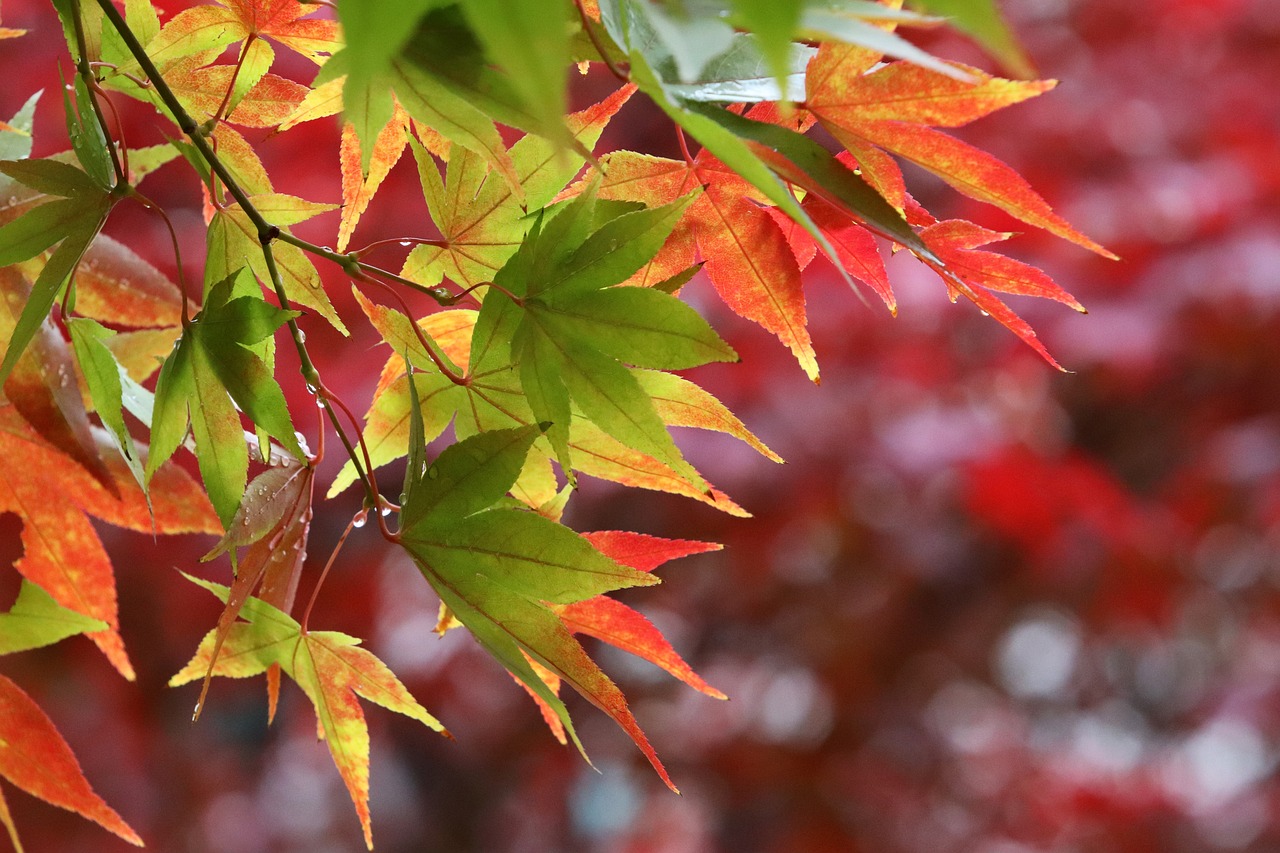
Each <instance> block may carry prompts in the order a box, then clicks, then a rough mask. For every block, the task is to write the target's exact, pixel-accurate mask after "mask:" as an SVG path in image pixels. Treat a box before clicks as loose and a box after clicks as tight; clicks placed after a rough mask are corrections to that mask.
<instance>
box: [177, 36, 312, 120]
mask: <svg viewBox="0 0 1280 853" xmlns="http://www.w3.org/2000/svg"><path fill="white" fill-rule="evenodd" d="M258 44H264V43H262V42H258ZM197 61H198V60H195V59H187V60H183V61H182V62H180V63H178V64H177V65H175V66H174V67H173V68H172V69H170V70H169V72H168V73H167V74H166V76H165V80H166V82H168V84H169V87H170V88H171V89H172V90H173V91H174V94H176V95H177V96H178V97H179V98H180V99H181V100H182V103H183V106H184V107H186V108H187V110H188V111H189V112H190V113H191V114H192V115H193V116H195V117H197V118H199V117H202V116H203V117H204V118H212V117H214V116H222V118H223V119H224V120H225V121H229V122H231V123H232V124H238V125H243V126H245V127H275V126H276V125H278V124H280V122H282V121H284V120H285V119H286V118H288V117H289V116H290V115H292V114H293V112H294V110H295V109H297V107H298V104H300V103H302V99H303V98H304V97H305V96H306V94H307V87H306V86H303V85H302V84H300V83H295V82H293V81H292V80H288V79H285V78H284V77H280V76H278V75H276V74H271V73H267V72H263V73H262V74H260V75H257V80H256V81H255V82H254V83H253V85H252V86H250V87H248V88H247V89H245V91H244V92H243V93H242V94H240V96H239V97H230V96H229V95H228V90H232V91H233V93H234V89H233V83H234V84H236V87H237V88H238V87H239V86H240V85H242V79H246V80H247V79H252V75H248V76H242V75H243V72H242V70H241V69H240V68H238V67H236V66H232V65H206V66H203V67H200V66H197V65H196V62H197Z"/></svg>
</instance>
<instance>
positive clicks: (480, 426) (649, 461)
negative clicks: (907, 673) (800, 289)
mask: <svg viewBox="0 0 1280 853" xmlns="http://www.w3.org/2000/svg"><path fill="white" fill-rule="evenodd" d="M355 296H356V300H357V301H358V302H359V303H360V306H361V308H363V309H364V311H365V314H366V315H367V316H368V317H369V320H370V322H372V323H373V325H374V326H375V328H377V329H378V331H379V333H380V334H381V335H382V337H383V339H384V340H385V341H386V342H387V344H388V345H389V346H390V347H391V348H392V350H393V351H394V352H395V353H408V354H409V359H410V361H411V362H412V363H413V364H414V365H415V366H417V367H418V368H419V369H420V370H423V371H425V372H424V373H421V374H419V375H418V378H417V382H418V383H419V386H418V388H419V390H418V396H419V405H420V406H421V407H422V409H423V411H424V415H423V418H424V424H425V434H426V435H428V436H432V435H436V434H439V433H438V430H442V429H443V428H444V427H445V426H446V425H447V424H448V421H449V419H450V418H452V417H454V410H455V408H456V414H457V418H456V421H455V424H454V428H455V431H456V432H457V433H458V435H459V437H467V436H469V435H474V434H476V433H479V432H482V431H484V430H489V429H505V428H511V427H519V426H528V425H530V424H532V423H533V422H534V417H533V414H532V412H531V410H530V409H529V406H528V404H527V402H525V399H524V395H523V393H522V391H521V386H520V378H519V375H518V371H517V369H516V367H515V366H514V365H512V363H511V360H510V358H509V356H506V355H503V354H502V352H501V350H502V347H499V346H496V345H495V344H496V341H497V340H499V339H500V336H498V335H487V337H486V339H485V340H482V341H480V343H479V346H477V347H474V348H473V347H472V346H471V343H472V332H473V327H474V325H475V318H476V313H477V312H475V311H472V310H469V309H457V310H454V311H447V312H440V313H438V314H432V315H428V316H427V317H424V318H423V319H421V320H420V321H418V322H419V326H420V328H421V329H422V331H423V332H424V334H425V335H428V337H427V341H428V342H429V343H431V344H432V345H438V347H439V349H440V357H441V358H443V359H444V360H445V361H446V363H448V364H449V365H450V366H452V365H456V364H469V365H470V366H469V368H468V370H467V374H466V381H465V383H464V384H462V385H453V383H451V382H449V383H447V385H445V386H442V385H441V384H440V383H439V381H438V378H437V377H439V376H440V374H438V373H437V372H436V371H435V366H434V364H433V363H432V362H431V360H430V357H429V356H428V355H427V354H426V351H425V350H423V348H422V344H421V342H420V341H419V340H418V338H417V336H416V335H414V333H413V332H412V329H411V327H410V323H409V319H408V318H407V317H405V316H404V315H403V314H400V313H399V312H397V311H394V310H391V309H388V308H385V307H383V306H380V305H375V304H373V303H371V302H369V301H368V300H367V299H366V298H365V297H364V296H362V295H361V294H360V293H359V291H355ZM437 318H438V319H437ZM446 318H447V319H446ZM631 372H632V375H633V376H634V377H635V379H636V381H637V382H638V383H639V384H640V387H641V388H642V389H643V390H644V392H645V393H646V394H649V395H650V398H651V400H652V402H653V406H654V408H655V410H656V411H657V412H658V415H659V417H661V418H662V419H663V420H664V421H665V422H666V423H667V424H668V425H671V426H687V427H697V428H701V429H710V430H715V431H718V432H724V433H726V434H728V435H732V436H735V437H736V438H739V439H741V440H743V441H745V442H747V443H748V444H750V445H751V446H752V447H754V448H755V449H756V450H757V451H759V452H760V453H762V454H763V455H765V456H766V457H768V458H770V459H774V460H777V458H778V457H777V456H776V455H775V454H774V453H773V451H771V450H769V449H768V448H767V447H766V446H765V445H764V444H763V443H762V442H760V440H759V439H757V438H756V437H755V436H754V435H753V434H752V433H751V432H750V431H749V430H748V429H747V428H746V427H745V426H744V425H743V424H742V422H741V421H740V420H738V419H737V418H736V417H734V416H733V414H732V413H730V412H729V410H728V409H726V408H725V406H724V404H723V403H721V402H720V401H719V400H717V399H716V398H715V397H714V396H713V395H711V394H710V393H708V392H707V391H705V390H703V389H701V388H699V387H698V386H696V385H694V384H693V383H692V382H689V381H688V380H685V379H682V378H680V377H678V376H674V375H672V374H668V373H662V372H659V371H653V370H636V369H633V370H632V371H631ZM403 376H404V360H403V358H402V356H401V355H398V354H397V355H392V356H391V357H390V358H389V359H388V361H387V363H386V365H384V367H383V371H382V375H381V377H380V379H379V382H378V388H377V390H376V391H375V395H374V403H373V404H372V405H371V406H370V410H369V412H368V414H367V415H366V424H367V427H366V429H367V430H368V432H366V439H367V440H368V443H369V445H370V452H371V455H373V454H374V449H375V447H376V455H374V465H375V467H376V466H378V465H382V464H385V463H386V462H390V461H392V460H393V459H398V458H400V457H402V456H404V455H405V453H406V450H405V448H406V447H407V444H406V441H407V438H408V435H409V423H408V421H409V417H410V401H409V395H408V386H407V384H406V383H401V382H400V381H399V380H400V379H401V378H402V377H403ZM401 389H403V393H402V392H401ZM569 448H570V452H571V454H572V458H573V465H574V467H575V468H576V469H577V470H578V471H579V472H581V473H583V474H588V475H590V476H593V477H599V478H601V479H605V480H611V481H613V482H616V483H622V484H624V485H628V486H636V487H638V488H645V489H653V490H656V491H665V492H669V493H672V494H678V495H683V496H685V497H690V498H693V499H694V500H697V501H701V502H703V503H706V504H708V505H709V506H712V507H715V508H716V509H720V510H722V511H724V512H728V513H729V514H731V515H737V516H743V517H745V516H748V515H749V513H747V512H746V511H745V510H743V509H742V508H741V507H740V506H738V505H737V504H736V503H734V502H733V501H732V500H731V499H730V498H729V497H728V496H727V495H726V494H724V492H722V491H720V490H719V489H716V488H715V487H714V486H712V487H709V488H708V489H706V490H701V489H698V488H695V487H694V486H693V485H692V484H691V483H690V482H689V480H688V479H687V478H686V477H683V476H681V475H680V474H677V473H676V472H675V471H674V470H673V469H672V468H670V467H669V466H667V465H666V464H664V463H662V462H659V461H658V460H656V459H654V458H652V457H650V456H647V455H645V454H643V453H641V452H639V451H636V450H632V449H631V448H628V447H627V446H626V445H624V444H622V443H621V442H619V441H618V440H616V439H614V438H612V437H610V436H609V435H608V434H607V433H605V432H603V431H601V430H600V428H599V427H598V426H596V425H595V424H594V423H592V422H591V421H590V420H588V419H587V418H585V417H583V416H582V415H581V414H580V413H575V414H574V415H573V417H572V421H571V423H570V427H569ZM355 476H356V475H355V466H354V465H353V464H350V463H348V464H347V465H344V467H343V469H342V471H340V472H339V474H338V476H337V477H336V478H335V480H334V483H333V485H332V486H331V487H330V489H329V496H330V497H332V496H333V495H336V494H337V493H338V492H339V491H341V490H342V489H345V488H346V487H348V486H349V485H350V484H351V483H353V482H354V481H355ZM526 482H527V481H526V478H525V475H524V474H523V473H522V475H521V479H520V484H525V483H526ZM520 484H518V486H519V485H520ZM538 503H540V502H538ZM535 505H536V504H535Z"/></svg>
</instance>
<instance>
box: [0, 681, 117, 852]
mask: <svg viewBox="0 0 1280 853" xmlns="http://www.w3.org/2000/svg"><path fill="white" fill-rule="evenodd" d="M0 776H3V777H4V778H5V779H7V780H8V781H9V782H11V783H13V784H14V785H16V786H18V787H19V788H21V789H22V790H24V791H26V792H27V793H28V794H31V795H32V796H35V797H39V798H40V799H42V800H44V801H45V802H47V803H50V804H52V805H55V806H57V807H58V808H62V809H66V810H68V811H72V812H75V813H76V814H79V815H82V816H83V817H86V818H88V819H89V820H91V821H93V822H94V823H96V824H98V825H99V826H101V827H102V828H103V829H106V830H107V831H109V832H112V833H114V834H116V835H118V836H119V837H120V838H123V839H124V840H125V841H128V842H129V843H130V844H134V845H137V846H138V847H141V846H142V839H141V838H140V837H139V836H138V833H136V832H134V831H133V829H132V828H131V827H130V826H129V825H128V824H127V823H125V822H124V820H123V819H122V818H121V817H120V815H118V814H116V812H115V811H114V810H113V809H112V808H111V807H110V806H108V805H107V804H106V803H105V802H104V801H103V800H102V798H101V797H99V796H98V795H97V794H96V793H94V791H93V788H92V787H90V786H89V782H88V780H87V779H85V778H84V773H83V771H81V769H80V764H79V762H77V761H76V758H75V755H73V754H72V752H71V747H69V746H68V745H67V742H66V741H65V740H64V739H63V737H62V735H61V734H59V733H58V730H57V728H56V727H55V726H54V724H53V721H52V720H50V719H49V717H48V715H46V714H45V713H44V711H42V710H40V707H39V706H38V705H36V703H35V702H33V701H32V700H31V697H30V696H28V695H27V694H26V693H24V692H23V690H22V688H20V687H18V685H16V684H14V683H13V682H12V681H10V680H9V679H8V678H5V677H4V676H3V675H0ZM5 816H6V817H9V820H6V821H4V822H5V823H6V825H8V826H9V827H10V836H11V837H14V836H16V833H15V832H14V831H13V829H12V818H11V817H10V816H9V815H8V813H7V808H6V809H5Z"/></svg>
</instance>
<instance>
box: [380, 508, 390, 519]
mask: <svg viewBox="0 0 1280 853" xmlns="http://www.w3.org/2000/svg"><path fill="white" fill-rule="evenodd" d="M380 514H381V515H382V517H383V518H386V517H387V516H388V515H391V507H389V506H384V507H383V508H382V509H381V511H380Z"/></svg>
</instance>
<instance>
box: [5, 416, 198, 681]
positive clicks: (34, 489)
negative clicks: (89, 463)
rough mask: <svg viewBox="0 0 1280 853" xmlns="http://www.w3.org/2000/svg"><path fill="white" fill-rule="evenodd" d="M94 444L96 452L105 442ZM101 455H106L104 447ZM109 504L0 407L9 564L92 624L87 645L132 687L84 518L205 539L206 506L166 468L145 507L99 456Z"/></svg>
mask: <svg viewBox="0 0 1280 853" xmlns="http://www.w3.org/2000/svg"><path fill="white" fill-rule="evenodd" d="M95 435H98V436H99V442H100V446H103V445H106V442H107V439H106V438H105V437H101V435H100V433H95ZM103 449H106V448H105V446H104V447H103ZM102 456H103V459H104V461H105V462H106V464H107V465H108V467H109V468H110V469H111V473H112V476H113V480H114V482H115V487H116V491H117V492H118V494H119V497H118V498H117V497H116V496H115V495H113V494H112V493H111V492H109V491H108V490H107V489H106V488H105V487H104V486H102V485H101V484H100V483H99V482H98V481H97V480H95V479H94V478H93V477H91V476H90V475H89V473H88V472H87V471H85V470H84V469H83V468H81V467H80V466H79V465H76V464H73V463H69V461H68V459H67V457H65V456H64V455H63V454H62V453H61V452H60V451H59V450H58V449H56V448H55V447H53V446H52V445H50V444H49V443H48V442H47V441H45V440H44V438H43V437H41V436H40V435H39V434H37V433H36V432H35V430H34V429H32V427H31V426H30V425H28V424H27V423H26V422H25V421H24V420H23V419H22V418H21V416H20V415H18V413H17V412H16V411H15V410H14V409H13V407H12V406H4V407H0V511H5V512H14V513H16V514H17V515H18V517H19V519H20V520H21V522H22V544H23V548H24V552H23V555H22V557H21V558H20V559H19V560H18V561H17V562H16V563H15V564H14V567H15V568H16V569H17V570H18V572H19V573H21V574H22V575H23V577H25V578H27V579H28V580H29V581H31V582H33V583H35V584H38V585H39V586H40V587H42V588H43V589H44V590H45V591H46V592H48V593H49V594H50V595H51V596H52V597H53V599H54V600H55V601H57V602H58V604H60V605H62V606H63V607H66V608H69V609H71V610H74V611H75V612H77V613H80V614H83V615H85V616H88V617H91V618H93V619H97V620H100V621H102V622H105V623H106V624H107V626H108V627H107V629H106V630H102V631H95V632H93V633H91V634H90V635H89V637H90V639H92V640H93V641H94V643H95V644H97V645H98V647H99V648H100V649H102V651H103V653H104V654H106V656H107V658H108V659H109V660H110V661H111V663H112V665H113V666H115V667H116V669H117V670H119V671H120V673H121V674H122V675H124V676H125V677H126V678H130V679H132V677H133V668H132V666H131V665H130V664H129V659H128V656H127V655H126V654H125V651H124V644H123V641H122V640H121V638H120V634H119V632H118V630H117V627H118V624H119V623H118V620H117V611H116V591H115V580H114V576H113V573H112V570H111V562H110V560H109V559H108V557H107V554H106V551H105V550H104V549H103V547H102V543H101V541H100V540H99V538H98V535H97V533H95V532H94V530H93V527H92V525H91V524H90V523H89V520H88V518H87V517H86V515H85V513H86V512H87V513H91V514H92V515H94V516H96V517H98V518H101V519H102V520H104V521H106V522H108V523H110V524H114V525H117V526H120V527H127V528H129V529H131V530H140V531H147V532H150V531H152V530H154V531H155V532H157V533H188V532H202V533H208V532H213V531H214V530H216V529H217V527H216V526H214V525H213V524H212V521H213V516H212V512H211V509H210V507H209V503H208V500H207V498H205V497H204V493H203V492H202V491H201V490H200V488H199V487H198V486H197V485H196V484H195V483H194V482H193V481H192V480H191V478H190V477H189V476H188V475H187V474H186V473H185V472H184V471H182V469H180V468H177V467H175V466H172V465H166V466H163V467H161V468H160V469H159V471H158V472H157V473H156V474H155V475H154V477H153V478H152V481H151V489H150V505H148V500H147V497H146V496H144V495H143V493H142V490H141V488H140V487H139V486H138V485H137V483H135V482H134V480H133V477H132V475H131V474H130V473H129V471H128V470H127V469H126V468H125V465H124V462H123V461H122V460H119V457H116V456H115V454H102Z"/></svg>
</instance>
